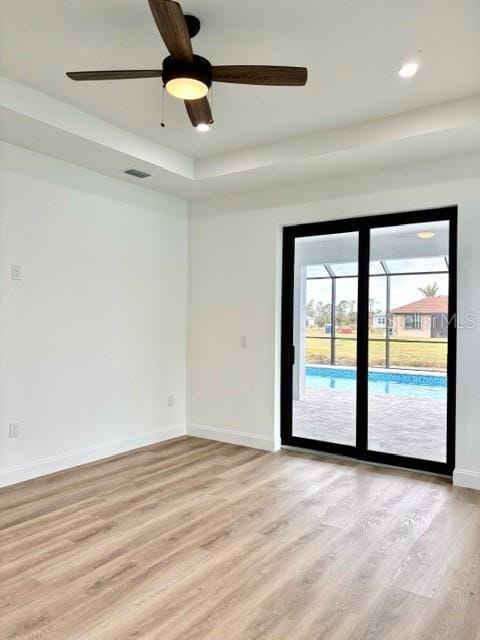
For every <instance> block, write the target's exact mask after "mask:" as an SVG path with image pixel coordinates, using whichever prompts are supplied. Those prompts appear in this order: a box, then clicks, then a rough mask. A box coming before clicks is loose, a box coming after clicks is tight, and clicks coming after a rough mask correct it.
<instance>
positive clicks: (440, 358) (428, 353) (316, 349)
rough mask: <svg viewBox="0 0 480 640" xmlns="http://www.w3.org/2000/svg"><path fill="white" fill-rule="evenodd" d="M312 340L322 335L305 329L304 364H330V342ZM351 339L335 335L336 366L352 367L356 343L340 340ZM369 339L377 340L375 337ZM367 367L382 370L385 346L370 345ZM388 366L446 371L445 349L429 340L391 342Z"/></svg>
mask: <svg viewBox="0 0 480 640" xmlns="http://www.w3.org/2000/svg"><path fill="white" fill-rule="evenodd" d="M315 336H324V337H325V333H324V332H323V331H322V330H321V329H319V328H317V327H308V328H307V338H306V343H307V344H306V361H307V362H309V363H311V364H330V340H325V339H323V340H319V339H316V338H315ZM345 337H349V338H354V337H355V334H349V335H348V336H342V335H338V334H337V338H336V341H335V356H336V357H335V364H338V365H345V366H347V365H355V363H356V349H357V343H356V340H345V339H343V340H342V338H345ZM370 337H372V338H373V337H375V338H378V337H379V336H378V334H377V335H375V334H371V335H370ZM369 365H370V366H371V367H384V366H385V343H383V342H373V341H370V342H369ZM390 366H391V367H398V368H406V369H408V368H415V369H434V370H438V371H441V370H446V368H447V345H446V343H442V342H439V341H438V340H436V339H430V340H428V341H426V342H424V343H421V344H420V343H418V342H410V341H408V340H405V341H403V340H402V342H400V341H397V342H396V341H395V339H391V340H390Z"/></svg>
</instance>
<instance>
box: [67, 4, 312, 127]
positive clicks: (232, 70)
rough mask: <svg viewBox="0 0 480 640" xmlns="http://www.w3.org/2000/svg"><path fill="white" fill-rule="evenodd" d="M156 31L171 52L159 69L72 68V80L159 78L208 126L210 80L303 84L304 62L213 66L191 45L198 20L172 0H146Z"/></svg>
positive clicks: (192, 117)
mask: <svg viewBox="0 0 480 640" xmlns="http://www.w3.org/2000/svg"><path fill="white" fill-rule="evenodd" d="M148 3H149V5H150V9H151V11H152V14H153V17H154V20H155V22H156V24H157V27H158V30H159V31H160V35H161V36H162V38H163V41H164V42H165V45H166V47H167V49H168V51H169V53H170V55H169V56H168V57H166V58H165V60H164V61H163V65H162V66H163V68H162V69H146V70H131V71H130V70H118V71H73V72H69V73H67V76H68V77H69V78H71V79H72V80H125V79H133V78H155V77H160V78H162V80H163V86H164V87H165V88H166V90H167V91H168V93H169V94H170V95H172V96H174V97H175V98H179V99H181V100H183V101H184V102H185V107H186V109H187V113H188V116H189V118H190V121H191V123H192V125H193V126H194V127H197V129H199V130H207V129H208V128H209V125H210V124H212V123H213V117H212V111H211V108H210V103H209V102H208V97H207V94H208V90H209V88H210V86H211V84H212V82H232V83H235V84H256V85H271V86H272V85H277V86H303V85H304V84H305V83H306V82H307V69H306V68H305V67H278V66H263V65H230V66H223V67H222V66H220V67H214V66H212V65H211V64H210V62H209V61H208V60H207V59H206V58H202V57H201V56H197V55H195V54H194V53H193V50H192V41H191V38H194V37H195V36H196V35H197V33H198V32H199V31H200V20H199V19H198V18H196V17H195V16H191V15H184V14H183V11H182V8H181V6H180V5H179V4H178V2H174V1H173V0H148Z"/></svg>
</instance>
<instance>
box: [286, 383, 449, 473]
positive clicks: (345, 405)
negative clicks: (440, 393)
mask: <svg viewBox="0 0 480 640" xmlns="http://www.w3.org/2000/svg"><path fill="white" fill-rule="evenodd" d="M293 435H294V436H298V437H302V438H310V439H313V440H324V441H327V442H337V443H340V444H348V445H354V444H355V393H354V392H352V391H339V390H336V389H318V388H314V389H312V388H307V389H306V390H305V398H304V400H301V401H294V403H293ZM369 448H370V449H372V450H374V451H384V452H388V453H395V454H398V455H403V456H409V457H413V458H421V459H424V460H436V461H440V462H445V459H446V401H445V400H437V399H429V398H428V399H427V398H411V397H404V396H400V395H385V394H379V393H371V394H369Z"/></svg>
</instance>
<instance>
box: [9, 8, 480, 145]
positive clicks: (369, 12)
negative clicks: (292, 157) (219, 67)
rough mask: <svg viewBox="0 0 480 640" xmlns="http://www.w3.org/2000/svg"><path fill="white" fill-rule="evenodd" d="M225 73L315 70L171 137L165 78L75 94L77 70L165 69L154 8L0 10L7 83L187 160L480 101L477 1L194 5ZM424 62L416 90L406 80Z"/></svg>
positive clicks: (204, 40) (225, 88) (87, 87)
mask: <svg viewBox="0 0 480 640" xmlns="http://www.w3.org/2000/svg"><path fill="white" fill-rule="evenodd" d="M182 6H183V9H184V11H185V13H188V12H190V13H193V14H195V15H197V16H198V17H199V18H200V20H201V21H202V30H201V32H200V34H199V35H198V36H197V38H195V40H194V49H195V51H196V52H197V53H199V54H201V55H203V56H205V57H207V58H209V59H210V60H211V62H212V63H213V64H242V63H243V64H292V65H305V66H307V67H308V68H309V81H308V84H307V86H306V87H304V88H297V87H295V88H278V87H251V86H243V87H242V86H238V85H227V84H217V85H215V88H214V96H213V99H214V105H213V108H214V116H215V119H216V123H215V126H214V128H213V130H212V131H210V132H209V133H208V134H203V135H202V134H199V133H198V132H196V131H195V130H194V129H193V127H191V125H190V124H189V122H188V119H187V116H186V114H185V113H184V108H183V105H182V104H181V103H180V102H178V101H175V100H174V99H173V98H169V99H168V103H167V123H168V126H167V128H166V129H162V128H161V127H160V103H161V82H159V81H158V80H156V79H150V80H137V81H133V80H130V81H116V82H101V83H100V82H93V83H74V82H72V81H71V80H69V79H67V78H66V77H65V75H64V74H65V72H66V71H69V70H71V71H73V70H83V69H85V70H88V69H102V68H107V69H108V68H112V69H115V68H158V67H159V66H160V65H161V61H162V59H163V58H164V56H165V55H166V49H165V47H164V45H163V42H162V40H161V39H160V36H159V34H158V32H157V30H156V27H155V24H154V22H153V19H152V16H151V14H150V10H149V8H148V3H147V0H78V1H76V2H74V1H65V0H42V1H41V2H39V1H38V0H21V1H20V0H2V1H1V3H0V23H1V38H0V43H1V44H0V59H1V64H0V70H1V73H2V74H3V75H5V76H7V77H9V78H11V79H13V80H15V81H17V82H20V83H22V84H24V85H27V86H28V87H31V88H33V89H36V90H38V91H42V92H44V93H46V94H49V95H50V96H53V97H55V98H58V99H59V100H62V101H64V102H66V103H69V104H71V105H74V106H76V107H78V108H79V109H81V110H83V111H85V112H87V113H89V114H91V115H94V116H96V117H98V118H101V119H103V120H105V121H107V122H109V123H112V124H114V125H117V126H118V127H121V128H123V129H126V130H127V131H130V132H133V133H135V134H137V135H138V136H141V137H143V138H146V139H148V140H150V141H154V142H156V143H160V144H161V145H162V146H167V147H170V148H171V149H175V150H177V151H179V152H181V153H183V154H186V155H188V156H193V157H203V156H210V155H215V154H223V153H227V152H228V153H230V152H232V151H235V150H238V149H242V148H245V147H250V146H254V145H262V144H266V143H271V142H275V141H278V140H283V139H289V138H294V137H297V136H305V135H307V134H310V133H312V132H319V131H326V130H330V129H334V128H338V127H341V126H345V125H347V124H351V123H355V122H361V121H365V120H372V119H376V118H381V117H385V116H388V115H390V114H396V113H401V112H404V111H410V110H412V109H416V108H418V107H422V106H425V105H430V104H436V103H439V102H444V101H448V100H452V99H454V98H458V97H462V96H468V95H474V94H475V93H478V92H480V38H479V33H480V2H479V1H478V0H402V1H401V2H394V1H393V0H361V1H360V0H296V2H294V3H292V2H290V1H288V2H287V0H261V1H259V0H242V1H241V2H239V1H236V2H219V1H218V0H202V2H199V1H195V0H184V1H183V2H182ZM411 59H416V60H418V61H419V63H420V71H419V72H418V74H417V76H416V77H415V78H413V79H410V80H402V79H400V78H399V76H398V75H397V71H398V69H399V67H400V66H401V65H402V63H404V62H405V61H408V60H411Z"/></svg>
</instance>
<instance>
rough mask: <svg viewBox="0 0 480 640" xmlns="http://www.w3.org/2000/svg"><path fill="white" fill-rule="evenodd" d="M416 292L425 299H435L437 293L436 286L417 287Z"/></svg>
mask: <svg viewBox="0 0 480 640" xmlns="http://www.w3.org/2000/svg"><path fill="white" fill-rule="evenodd" d="M418 291H419V292H420V293H421V294H422V295H424V296H425V297H426V298H435V296H436V295H437V293H438V284H437V283H436V282H434V283H433V284H427V285H426V286H425V287H418Z"/></svg>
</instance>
